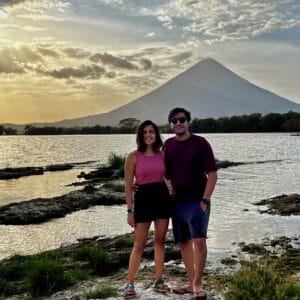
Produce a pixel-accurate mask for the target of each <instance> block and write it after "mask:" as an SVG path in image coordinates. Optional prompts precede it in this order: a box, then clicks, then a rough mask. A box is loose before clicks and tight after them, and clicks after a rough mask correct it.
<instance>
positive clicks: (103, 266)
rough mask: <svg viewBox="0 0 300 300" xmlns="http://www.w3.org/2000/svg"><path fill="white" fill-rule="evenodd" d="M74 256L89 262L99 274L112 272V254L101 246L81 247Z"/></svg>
mask: <svg viewBox="0 0 300 300" xmlns="http://www.w3.org/2000/svg"><path fill="white" fill-rule="evenodd" d="M74 258H75V259H76V260H82V261H87V262H89V265H90V267H91V269H92V270H93V271H94V273H96V274H98V275H106V274H108V273H109V272H110V263H111V256H110V255H109V254H108V253H107V251H105V250H104V249H102V248H100V247H96V246H83V247H80V248H79V249H77V250H76V251H75V253H74Z"/></svg>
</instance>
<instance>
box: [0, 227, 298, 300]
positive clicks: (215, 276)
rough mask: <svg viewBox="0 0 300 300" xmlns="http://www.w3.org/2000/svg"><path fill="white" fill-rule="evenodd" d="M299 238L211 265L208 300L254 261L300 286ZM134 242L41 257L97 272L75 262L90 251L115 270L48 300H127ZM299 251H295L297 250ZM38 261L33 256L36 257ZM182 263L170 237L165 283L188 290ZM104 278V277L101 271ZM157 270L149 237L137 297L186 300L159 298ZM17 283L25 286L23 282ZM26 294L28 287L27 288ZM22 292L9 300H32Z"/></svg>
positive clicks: (122, 239)
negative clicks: (107, 295) (99, 299)
mask: <svg viewBox="0 0 300 300" xmlns="http://www.w3.org/2000/svg"><path fill="white" fill-rule="evenodd" d="M299 238H300V237H295V238H293V239H292V238H286V237H278V238H275V239H272V240H271V239H265V240H264V241H263V242H262V243H251V244H246V243H240V245H239V246H238V249H239V250H238V249H237V252H239V251H240V255H239V256H237V255H235V254H233V253H232V254H230V255H229V256H228V257H227V258H225V259H222V260H221V261H220V263H221V264H222V266H223V268H219V267H216V264H215V265H213V264H211V262H209V261H208V262H207V267H206V268H205V274H204V278H203V280H204V288H205V289H206V290H207V292H208V298H207V299H209V300H217V299H224V293H225V291H226V289H227V286H228V284H230V282H231V280H232V276H233V275H234V274H235V273H236V271H237V270H238V269H239V268H240V267H241V266H242V265H243V263H244V262H246V261H251V259H250V260H249V259H248V258H247V257H248V256H249V257H252V261H253V258H254V257H255V259H256V260H264V261H267V260H272V261H274V262H276V261H278V262H281V264H283V265H284V268H283V269H282V272H283V273H282V274H283V276H284V277H287V278H290V279H291V280H294V281H295V282H300V264H299V257H300V248H299V245H300V240H299ZM132 241H133V236H132V234H125V235H119V236H116V237H114V238H101V237H93V238H87V239H80V240H78V242H77V243H75V244H71V245H67V246H61V247H59V248H58V249H54V250H50V251H46V252H44V253H40V254H38V255H40V256H41V255H45V253H48V256H49V257H51V256H53V255H59V256H60V257H62V258H63V259H62V260H61V264H62V265H63V266H64V267H67V269H70V268H73V267H76V266H81V267H80V268H81V269H89V270H90V269H91V268H92V269H93V267H92V265H90V264H89V263H88V262H87V261H86V260H85V258H84V257H81V258H80V259H79V260H78V261H77V260H76V261H74V260H73V259H74V253H76V251H78V250H80V249H83V248H86V247H91V248H93V249H94V248H95V247H97V248H99V247H101V248H102V249H104V250H106V251H107V252H108V253H109V254H110V256H111V258H112V260H111V267H110V270H109V271H108V273H105V274H98V273H94V272H92V273H91V275H90V276H89V277H88V278H86V279H81V280H78V281H77V282H76V283H75V284H72V285H71V286H69V287H67V288H64V289H61V290H59V291H57V292H55V293H53V294H51V295H49V296H46V297H45V298H44V297H43V299H61V300H63V299H75V298H76V299H86V298H85V295H86V293H87V292H89V291H91V290H95V289H97V288H99V287H112V288H114V289H116V290H117V297H116V298H114V299H123V297H122V295H121V290H122V288H123V287H124V285H125V283H126V274H127V264H128V259H129V254H130V251H131V247H132ZM293 244H295V245H298V247H294V245H293ZM33 256H34V255H33ZM19 257H20V258H19V259H21V258H23V259H28V258H29V257H32V256H19ZM12 259H13V258H10V259H4V260H2V261H0V267H1V266H3V265H5V264H7V263H9V261H11V260H12ZM181 263H182V261H181V257H180V251H179V247H178V245H176V244H175V243H174V241H173V237H172V233H171V231H169V232H168V234H167V239H166V264H165V272H164V274H165V278H166V280H167V282H168V284H170V285H171V286H172V287H175V286H183V285H185V284H186V282H184V281H185V279H186V273H185V270H184V269H183V268H182V266H181ZM101 272H102V271H101ZM154 278H155V275H154V269H153V232H150V233H149V236H148V240H147V243H146V248H145V251H144V255H143V261H142V264H141V267H140V271H139V273H138V276H137V279H136V287H137V292H138V294H139V297H140V298H139V299H143V300H144V299H145V300H146V299H149V298H151V299H157V298H156V297H159V298H158V299H169V298H170V295H171V296H172V299H187V298H186V296H181V295H175V294H167V295H166V296H165V297H164V296H162V295H161V294H157V293H156V292H154V291H153V281H154ZM16 283H18V284H20V282H19V280H17V281H16ZM23 289H24V287H23ZM17 290H19V291H21V292H20V293H17V294H16V295H15V296H13V295H12V296H11V297H10V298H7V299H24V298H27V296H28V293H27V292H24V290H23V291H22V287H21V288H20V289H17Z"/></svg>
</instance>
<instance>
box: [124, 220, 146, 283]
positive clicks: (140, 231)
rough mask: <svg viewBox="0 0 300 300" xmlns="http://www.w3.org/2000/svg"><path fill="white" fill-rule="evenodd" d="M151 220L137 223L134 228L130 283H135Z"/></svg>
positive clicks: (129, 274)
mask: <svg viewBox="0 0 300 300" xmlns="http://www.w3.org/2000/svg"><path fill="white" fill-rule="evenodd" d="M150 224H151V222H147V223H137V224H135V230H134V245H133V248H132V251H131V254H130V259H129V267H128V283H133V282H134V278H135V275H136V273H137V271H138V268H139V265H140V260H141V257H142V254H143V251H144V248H145V244H146V241H147V236H148V231H149V227H150Z"/></svg>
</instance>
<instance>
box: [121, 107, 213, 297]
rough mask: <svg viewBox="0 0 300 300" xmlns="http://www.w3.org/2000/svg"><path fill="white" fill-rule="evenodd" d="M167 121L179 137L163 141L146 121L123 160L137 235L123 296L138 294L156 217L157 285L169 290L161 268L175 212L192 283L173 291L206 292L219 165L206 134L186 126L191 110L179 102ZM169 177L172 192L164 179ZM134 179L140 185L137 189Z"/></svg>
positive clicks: (131, 222) (130, 216) (177, 237)
mask: <svg viewBox="0 0 300 300" xmlns="http://www.w3.org/2000/svg"><path fill="white" fill-rule="evenodd" d="M168 121H169V123H170V126H171V129H172V130H173V131H174V133H175V137H173V138H169V139H167V140H166V142H165V143H164V146H163V152H162V151H160V149H161V147H162V145H163V143H162V140H161V137H160V134H159V129H158V127H157V126H156V125H155V124H154V123H153V122H152V121H149V120H147V121H144V122H143V123H141V124H140V126H139V128H138V131H137V137H136V142H137V150H136V151H134V152H132V153H130V154H129V155H128V157H127V159H126V163H125V187H126V191H125V193H126V203H127V208H128V209H127V212H128V224H129V225H131V226H134V229H135V239H134V246H133V249H132V252H131V255H130V260H129V268H128V283H127V285H126V287H125V289H124V297H125V298H127V299H129V298H134V297H135V296H136V292H135V290H134V279H135V276H136V273H137V271H138V268H139V264H140V259H141V256H142V254H143V251H144V248H145V244H146V240H147V235H148V231H149V228H150V225H151V222H152V221H154V228H155V232H154V261H155V273H156V274H155V275H156V280H155V283H154V289H155V290H157V291H161V292H168V291H171V289H170V288H169V287H168V286H167V285H166V284H165V282H164V280H163V277H162V274H163V266H164V257H165V245H164V243H165V236H166V232H167V229H168V225H169V218H170V217H172V221H173V233H174V238H175V242H178V243H180V249H181V255H182V259H183V262H184V265H185V269H186V272H187V276H188V285H187V286H186V287H179V288H175V289H173V292H174V293H178V294H184V293H194V294H195V295H196V297H197V298H198V299H201V298H203V299H204V298H205V297H206V293H205V291H204V290H203V287H202V275H203V270H204V267H205V261H206V256H207V247H206V237H207V236H206V234H207V225H208V220H209V213H210V197H211V195H212V193H213V190H214V187H215V184H216V181H217V172H216V170H217V167H216V162H215V158H214V155H213V152H212V149H211V147H210V145H209V143H208V142H207V141H206V140H205V139H204V138H203V137H199V136H196V135H193V134H191V133H190V132H189V130H188V127H189V124H190V121H191V114H190V112H188V111H186V110H185V109H184V108H179V107H176V108H174V109H172V110H171V111H170V113H169V117H168ZM165 178H167V179H168V180H170V183H171V194H172V197H171V196H170V194H169V191H168V188H167V186H166V184H165ZM134 180H135V184H136V185H137V186H138V188H137V191H136V192H135V193H134V189H135V188H134Z"/></svg>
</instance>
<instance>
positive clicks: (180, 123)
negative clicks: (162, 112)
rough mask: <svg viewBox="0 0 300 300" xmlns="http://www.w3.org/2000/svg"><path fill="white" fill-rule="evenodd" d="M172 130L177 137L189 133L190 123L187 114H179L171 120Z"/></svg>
mask: <svg viewBox="0 0 300 300" xmlns="http://www.w3.org/2000/svg"><path fill="white" fill-rule="evenodd" d="M170 124H171V129H172V130H173V131H174V133H175V134H176V135H184V134H186V133H187V132H188V128H189V125H190V123H189V122H188V121H187V119H186V116H185V113H184V112H179V113H177V114H176V115H175V116H174V117H173V118H172V119H171V122H170Z"/></svg>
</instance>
